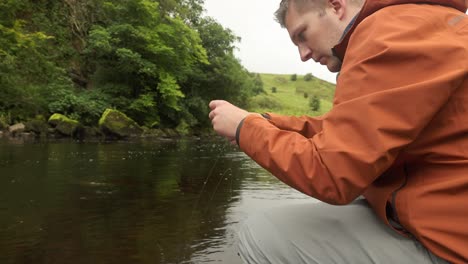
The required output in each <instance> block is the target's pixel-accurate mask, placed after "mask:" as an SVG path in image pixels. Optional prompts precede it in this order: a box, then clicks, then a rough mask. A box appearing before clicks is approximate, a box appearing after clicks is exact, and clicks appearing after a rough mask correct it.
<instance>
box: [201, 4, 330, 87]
mask: <svg viewBox="0 0 468 264" xmlns="http://www.w3.org/2000/svg"><path fill="white" fill-rule="evenodd" d="M279 3H280V0H234V1H233V0H205V9H206V13H205V14H206V15H207V16H210V17H213V18H214V19H216V20H217V21H218V22H219V23H220V24H221V25H223V26H224V27H226V28H229V29H231V30H232V31H233V32H234V33H235V34H236V35H237V36H238V37H241V39H242V40H241V42H240V43H237V45H236V46H237V47H238V50H237V51H236V53H235V54H236V57H237V58H239V59H240V61H241V63H242V65H244V67H246V68H247V69H248V70H249V71H251V72H257V73H280V74H293V73H296V74H306V73H312V74H313V75H314V76H317V77H318V78H321V79H324V80H327V81H329V82H332V83H336V81H335V79H336V74H333V73H330V72H329V71H328V70H327V68H326V67H325V66H322V65H320V64H319V63H315V62H314V61H313V60H310V61H307V62H302V61H301V59H300V57H299V53H298V51H297V48H296V46H294V45H293V44H292V42H291V40H290V39H289V35H288V33H287V31H286V29H284V28H281V27H280V25H279V24H278V23H277V22H276V21H275V20H274V15H273V14H274V12H275V11H276V9H277V8H278V6H279Z"/></svg>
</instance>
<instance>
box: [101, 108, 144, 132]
mask: <svg viewBox="0 0 468 264" xmlns="http://www.w3.org/2000/svg"><path fill="white" fill-rule="evenodd" d="M99 128H100V129H101V130H102V131H103V132H104V133H105V134H106V135H111V136H117V137H119V138H126V137H130V136H139V135H141V133H143V129H142V128H141V127H140V126H139V125H138V124H137V123H136V122H135V121H134V120H132V119H131V118H129V117H128V116H126V115H125V114H124V113H122V112H120V111H117V110H114V109H106V111H104V113H103V114H102V117H101V119H100V120H99Z"/></svg>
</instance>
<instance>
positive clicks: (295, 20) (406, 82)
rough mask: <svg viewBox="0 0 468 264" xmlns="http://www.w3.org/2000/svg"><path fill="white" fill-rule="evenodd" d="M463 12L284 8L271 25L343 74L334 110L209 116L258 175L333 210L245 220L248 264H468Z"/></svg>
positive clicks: (435, 3)
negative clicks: (267, 174) (310, 113)
mask: <svg viewBox="0 0 468 264" xmlns="http://www.w3.org/2000/svg"><path fill="white" fill-rule="evenodd" d="M466 5H467V3H466V2H465V0H367V2H364V0H283V1H282V2H281V4H280V7H279V9H278V11H277V12H276V16H277V20H278V22H279V23H280V24H281V26H283V27H285V28H286V29H287V31H288V33H289V36H290V38H291V40H292V42H293V43H294V44H295V45H296V46H297V47H298V50H299V54H300V56H301V59H302V60H303V61H307V60H309V59H313V60H314V61H316V62H320V63H321V64H323V65H326V66H327V67H328V69H329V70H330V71H332V72H338V71H340V74H339V76H338V78H337V86H336V93H335V97H334V102H333V108H332V109H331V110H330V112H329V113H327V114H325V115H323V116H321V117H307V116H303V117H290V116H281V115H277V114H273V113H267V114H262V115H260V114H256V113H249V112H247V111H245V110H243V109H240V108H238V107H236V106H234V105H232V104H230V103H229V102H226V101H221V100H215V101H212V102H211V103H210V108H211V112H210V115H209V117H210V119H211V121H212V124H213V128H214V130H215V131H216V132H217V133H218V134H220V135H222V136H224V137H226V138H227V139H228V140H230V141H235V142H237V144H238V145H239V147H240V149H241V150H243V151H244V152H245V153H246V154H247V155H249V156H250V157H251V158H252V159H253V160H255V161H256V162H257V163H258V164H260V165H261V166H262V167H264V168H265V169H267V170H268V171H270V172H271V173H272V174H273V175H275V176H276V177H278V178H279V179H280V180H281V181H283V182H285V183H286V184H288V185H290V186H291V187H293V188H295V189H297V190H299V191H301V192H303V193H305V194H308V195H310V196H312V197H315V198H317V199H319V200H321V201H324V202H325V203H313V204H306V205H292V206H291V205H288V206H286V207H282V208H277V209H272V210H270V211H267V212H265V213H261V214H258V215H256V216H253V217H251V218H250V219H249V220H248V221H247V222H246V223H245V225H244V226H243V228H242V229H241V232H240V235H239V236H240V245H239V250H240V255H241V257H242V259H243V260H244V261H245V262H246V263H295V264H296V263H360V264H362V263H399V264H401V263H447V262H450V263H468V78H467V76H468V17H467V15H466V14H465V12H466V8H467V6H466ZM358 197H364V198H365V199H359V198H358ZM334 205H345V206H334Z"/></svg>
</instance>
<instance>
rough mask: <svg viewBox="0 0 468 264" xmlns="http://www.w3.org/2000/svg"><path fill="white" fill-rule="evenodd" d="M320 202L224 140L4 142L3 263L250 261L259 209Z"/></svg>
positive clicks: (0, 147) (0, 184)
mask: <svg viewBox="0 0 468 264" xmlns="http://www.w3.org/2000/svg"><path fill="white" fill-rule="evenodd" d="M304 202H315V200H314V199H312V198H309V197H307V196H305V195H303V194H301V193H299V192H297V191H295V190H293V189H291V188H290V187H288V186H286V185H284V184H283V183H281V182H279V181H278V180H277V179H276V178H275V177H273V176H271V174H269V173H268V172H267V171H265V170H264V169H262V168H261V167H259V166H258V165H257V164H255V163H254V162H253V161H251V160H250V158H249V157H248V156H246V155H245V154H243V153H242V152H240V151H239V149H237V148H236V147H235V146H231V145H230V144H228V143H226V142H224V141H221V140H218V139H178V140H152V141H138V142H112V143H104V142H88V143H82V142H81V143H80V142H73V141H57V142H28V143H25V142H21V141H18V142H15V141H1V142H0V263H5V264H10V263H15V264H16V263H25V264H26V263H27V264H30V263H35V264H40V263H47V264H50V263H71V264H74V263H80V264H83V263H113V264H115V263H125V264H128V263H132V264H139V263H142V264H143V263H145V264H146V263H148V264H149V263H152V264H154V263H240V260H239V258H238V256H237V255H236V254H237V253H236V240H237V230H238V229H239V226H240V225H241V223H242V221H243V220H245V219H246V218H247V217H248V216H249V215H251V214H253V213H256V212H259V211H262V210H266V209H268V208H270V207H273V206H278V205H286V204H288V203H304Z"/></svg>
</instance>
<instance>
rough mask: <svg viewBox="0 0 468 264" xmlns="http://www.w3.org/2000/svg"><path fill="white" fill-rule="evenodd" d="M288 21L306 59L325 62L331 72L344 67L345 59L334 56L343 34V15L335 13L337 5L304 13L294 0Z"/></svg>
mask: <svg viewBox="0 0 468 264" xmlns="http://www.w3.org/2000/svg"><path fill="white" fill-rule="evenodd" d="M301 9H302V10H304V8H301ZM303 12H304V11H303ZM285 23H286V29H287V30H288V32H289V36H290V37H291V40H292V42H293V43H294V44H295V45H296V46H297V48H298V50H299V54H300V56H301V60H302V61H307V60H309V59H313V60H314V61H316V62H320V64H322V65H327V68H328V70H330V71H331V72H338V71H340V69H341V62H340V60H339V59H338V58H337V57H335V56H333V53H332V50H331V49H332V48H333V47H334V46H335V45H336V44H338V41H339V40H340V37H341V35H342V32H341V30H340V29H339V19H338V18H337V16H336V15H335V14H334V12H333V8H327V9H325V10H324V11H323V12H320V13H319V11H318V10H314V9H311V11H306V12H304V13H301V12H299V11H298V10H297V8H296V6H295V3H294V1H291V2H290V5H289V8H288V13H287V14H286V18H285Z"/></svg>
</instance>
